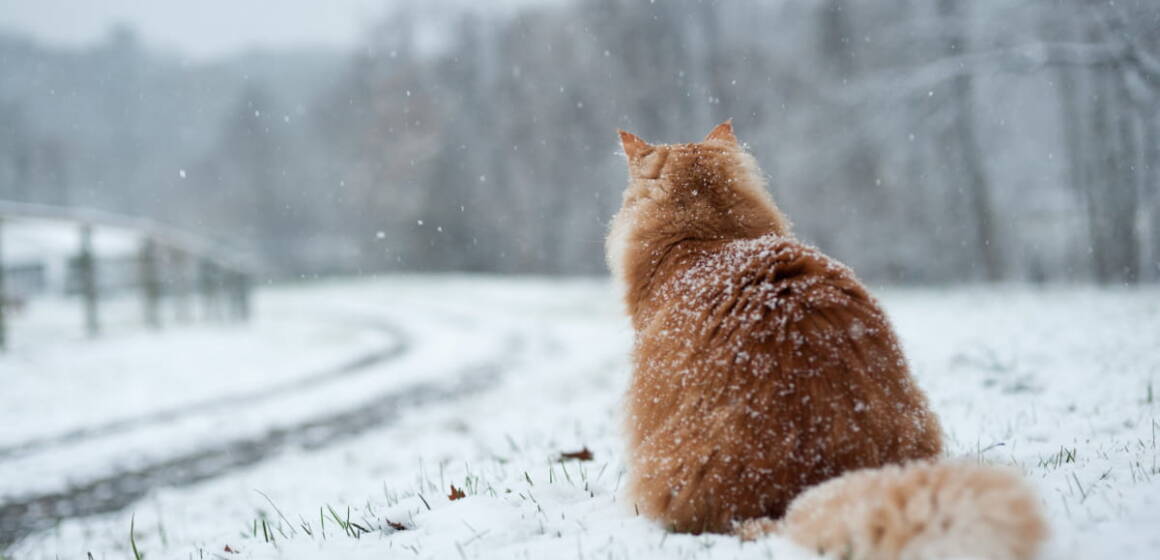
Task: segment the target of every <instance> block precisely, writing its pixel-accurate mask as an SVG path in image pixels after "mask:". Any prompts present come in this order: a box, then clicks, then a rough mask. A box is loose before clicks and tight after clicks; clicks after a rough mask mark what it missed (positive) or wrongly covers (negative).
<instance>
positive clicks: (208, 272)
mask: <svg viewBox="0 0 1160 560" xmlns="http://www.w3.org/2000/svg"><path fill="white" fill-rule="evenodd" d="M198 269H199V270H198V272H199V274H198V281H199V283H200V284H201V286H200V288H201V298H202V309H203V313H202V315H203V317H204V318H206V319H218V318H220V314H219V313H218V311H219V308H218V282H219V278H218V270H217V266H216V265H215V264H214V263H213V261H211V260H209V259H202V261H201V263H200V264H199V266H198Z"/></svg>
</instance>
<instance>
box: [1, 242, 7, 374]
mask: <svg viewBox="0 0 1160 560" xmlns="http://www.w3.org/2000/svg"><path fill="white" fill-rule="evenodd" d="M3 226H4V221H3V220H0V352H3V351H5V350H7V349H8V290H6V289H5V285H4V272H5V266H4V242H3V241H4V236H3V232H2V230H3Z"/></svg>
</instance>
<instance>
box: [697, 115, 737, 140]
mask: <svg viewBox="0 0 1160 560" xmlns="http://www.w3.org/2000/svg"><path fill="white" fill-rule="evenodd" d="M711 140H718V141H721V142H725V143H727V144H730V145H733V146H736V145H738V142H737V136H735V135H734V134H733V119H729V120H727V121H725V122H723V123H721V124H719V125H717V127H716V128H714V129H713V130H711V131H709V134H707V135H706V136H705V139H704V140H702V142H709V141H711Z"/></svg>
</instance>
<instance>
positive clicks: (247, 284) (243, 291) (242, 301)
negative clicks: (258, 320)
mask: <svg viewBox="0 0 1160 560" xmlns="http://www.w3.org/2000/svg"><path fill="white" fill-rule="evenodd" d="M252 287H253V286H252V285H251V280H250V275H249V274H246V273H245V272H239V273H238V315H239V317H238V318H239V319H241V320H242V322H246V321H249V320H250V305H251V304H250V292H251V291H252Z"/></svg>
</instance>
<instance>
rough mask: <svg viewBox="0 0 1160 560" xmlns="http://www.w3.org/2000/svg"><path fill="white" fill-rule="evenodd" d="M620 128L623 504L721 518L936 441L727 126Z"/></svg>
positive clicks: (693, 519) (674, 515)
mask: <svg viewBox="0 0 1160 560" xmlns="http://www.w3.org/2000/svg"><path fill="white" fill-rule="evenodd" d="M620 134H621V143H622V145H623V147H624V151H625V155H626V156H627V160H628V167H629V187H628V189H627V191H626V192H625V194H624V202H623V206H622V208H621V210H620V212H619V213H618V214H617V216H616V217H615V218H614V220H613V223H612V227H611V232H610V234H609V237H608V243H607V256H608V261H609V266H610V268H611V269H612V271H613V274H614V275H615V276H616V277H617V280H618V281H619V282H620V283H622V287H623V289H624V297H625V304H626V306H627V310H628V313H629V316H630V317H631V319H632V324H633V327H634V329H635V331H636V340H635V347H634V355H633V360H634V363H633V365H634V373H633V378H632V382H631V385H630V387H629V391H628V395H627V399H626V406H627V409H628V410H627V415H626V424H627V425H626V432H627V435H628V452H629V476H630V480H629V486H628V493H629V496H630V498H631V500H632V503H633V504H634V505H635V507H636V508H638V509H639V511H640V512H641V513H643V514H645V515H647V516H649V517H651V518H654V519H656V520H658V521H659V522H661V523H663V524H664V525H665V526H667V527H670V528H672V529H674V530H678V531H688V532H702V531H710V532H730V531H734V530H735V529H736V527H737V526H738V525H737V524H738V523H739V522H741V521H744V520H761V519H764V520H765V521H764V522H763V523H766V524H770V523H772V522H771V521H770V520H772V519H776V518H779V517H781V516H782V515H783V514H784V513H785V512H786V509H787V507H789V506H790V502H791V500H793V499H794V498H795V497H797V496H798V495H799V494H801V493H802V492H803V491H804V490H806V489H807V488H810V487H812V486H815V485H817V484H819V483H822V482H825V481H827V480H830V479H833V478H835V477H839V476H841V475H843V474H844V473H847V472H850V471H857V470H860V469H867V468H875V467H882V466H884V465H891V464H901V463H906V462H909V461H915V460H922V459H931V458H935V457H937V456H938V455H939V454H940V452H941V449H942V443H941V436H940V431H939V426H938V421H937V419H936V418H935V416H934V414H933V413H932V412H931V411H930V410H929V408H928V406H927V401H926V398H925V396H924V395H923V394H922V392H921V391H920V390H919V388H918V387H917V386H916V385H915V384H914V382H913V380H912V379H911V377H910V375H909V373H908V370H907V364H906V360H905V358H904V357H903V355H902V352H901V350H900V348H899V345H898V341H897V338H896V337H895V334H894V331H893V329H892V328H891V325H890V323H889V322H888V320H887V318H886V316H885V314H884V313H883V311H882V310H881V308H880V307H879V306H878V304H877V302H876V301H875V300H874V299H873V298H872V297H871V296H870V295H869V294H868V293H867V291H866V289H865V288H864V287H863V286H862V284H861V283H859V282H858V280H857V279H856V278H855V277H854V275H853V273H852V272H851V271H850V270H849V269H848V268H846V267H845V266H844V265H842V264H841V263H838V262H837V261H834V260H833V259H830V258H829V257H827V256H825V255H823V254H822V253H821V252H819V251H817V250H816V249H813V248H811V247H808V246H805V245H803V244H801V243H799V242H798V241H797V240H796V239H794V238H793V237H792V235H791V233H790V231H789V227H790V226H789V222H788V220H786V219H785V217H784V216H782V214H781V212H780V211H779V210H778V209H777V207H776V206H775V204H774V202H773V200H772V198H771V197H770V195H769V194H768V192H767V191H766V190H765V185H764V181H763V179H762V176H761V173H760V171H759V170H758V168H757V164H756V162H755V161H754V159H753V158H752V156H750V155H749V154H748V153H746V152H745V151H744V150H743V149H742V148H741V146H740V145H739V144H738V142H737V139H736V137H735V136H734V134H733V128H732V125H731V124H730V123H728V122H726V123H724V124H722V125H720V126H718V127H717V128H715V129H714V130H713V131H712V132H710V133H709V135H708V136H707V137H706V138H705V140H704V141H702V142H700V143H693V144H673V145H658V146H653V145H650V144H648V143H646V142H644V141H643V140H641V139H639V138H637V137H636V136H634V135H632V134H629V133H627V132H621V133H620ZM948 468H949V469H950V470H951V471H952V477H953V476H954V475H953V473H954V472H958V471H956V470H955V469H954V468H953V467H948ZM882 472H883V473H885V472H887V471H882ZM863 486H865V485H863ZM863 486H857V485H855V486H853V487H852V488H855V489H858V490H861V489H863ZM872 486H873V485H869V486H866V487H867V488H869V487H872ZM968 486H969V483H968ZM903 493H904V494H905V493H906V492H903ZM865 497H866V499H868V500H874V499H878V498H881V495H878V496H874V495H871V493H869V492H867V493H866V494H865ZM852 499H853V500H855V501H857V500H858V498H857V497H856V496H855V497H852ZM830 503H831V502H826V501H824V500H814V501H812V502H810V504H813V505H807V506H804V507H807V508H809V507H815V506H816V507H823V506H825V505H828V504H830ZM831 513H836V512H831ZM764 526H765V525H761V524H760V523H759V524H758V525H753V524H752V522H751V524H750V525H749V526H748V529H749V534H750V536H752V533H753V532H754V531H759V530H760V529H761V528H762V527H764ZM769 526H770V527H772V525H769ZM888 530H889V527H888ZM984 530H985V528H984ZM792 536H794V538H795V539H797V540H799V542H808V543H811V545H812V544H815V541H816V540H817V539H811V538H810V537H809V530H807V529H803V531H802V532H799V533H793V534H792ZM851 538H853V537H852V536H851ZM884 538H885V537H884ZM1029 538H1032V539H1034V538H1036V536H1035V535H1031V536H1029ZM831 540H832V539H831ZM904 540H905V539H904ZM826 542H827V543H828V542H830V540H826ZM1036 542H1037V541H1036ZM819 546H820V545H819ZM1031 548H1032V549H1033V548H1034V547H1031ZM865 557H866V558H891V557H893V556H889V555H888V554H887V555H885V556H873V555H871V556H865ZM1013 557H1019V558H1023V557H1024V556H1013Z"/></svg>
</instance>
